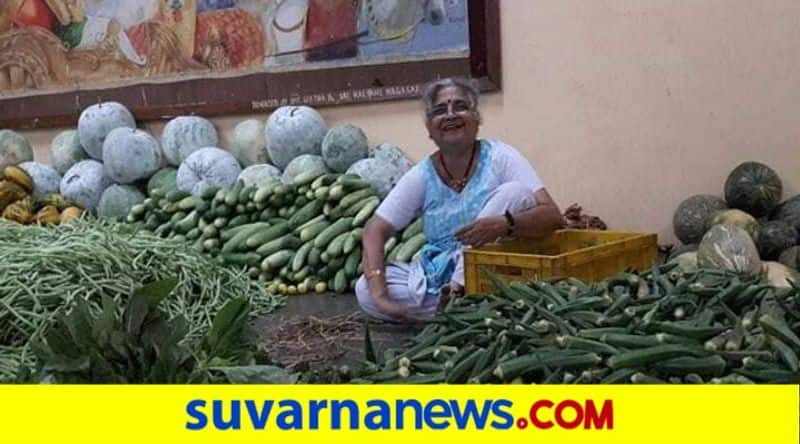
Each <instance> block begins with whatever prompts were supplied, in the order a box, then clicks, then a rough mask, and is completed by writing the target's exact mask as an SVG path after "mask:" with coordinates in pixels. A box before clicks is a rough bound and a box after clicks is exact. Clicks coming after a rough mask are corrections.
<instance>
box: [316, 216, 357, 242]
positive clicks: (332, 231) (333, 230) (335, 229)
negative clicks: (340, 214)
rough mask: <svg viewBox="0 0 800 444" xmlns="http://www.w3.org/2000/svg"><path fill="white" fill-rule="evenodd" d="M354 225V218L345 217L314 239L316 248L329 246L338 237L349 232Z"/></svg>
mask: <svg viewBox="0 0 800 444" xmlns="http://www.w3.org/2000/svg"><path fill="white" fill-rule="evenodd" d="M352 223H353V218H352V217H344V218H341V219H339V220H337V221H336V222H334V223H333V224H331V225H330V226H329V227H327V228H325V229H324V230H323V231H322V232H321V233H319V235H318V236H317V237H316V238H315V239H314V246H316V247H319V248H322V247H324V246H327V245H328V244H329V243H330V242H331V241H333V239H334V238H335V237H336V236H339V235H340V234H342V233H344V232H345V231H347V230H349V229H350V228H351V227H350V225H351V224H352Z"/></svg>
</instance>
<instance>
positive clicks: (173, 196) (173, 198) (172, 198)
mask: <svg viewBox="0 0 800 444" xmlns="http://www.w3.org/2000/svg"><path fill="white" fill-rule="evenodd" d="M190 195H191V194H190V193H187V192H186V191H181V190H172V191H170V192H169V193H167V194H166V196H164V198H165V199H167V201H168V202H171V203H177V202H178V201H179V200H181V199H183V198H185V197H189V196H190Z"/></svg>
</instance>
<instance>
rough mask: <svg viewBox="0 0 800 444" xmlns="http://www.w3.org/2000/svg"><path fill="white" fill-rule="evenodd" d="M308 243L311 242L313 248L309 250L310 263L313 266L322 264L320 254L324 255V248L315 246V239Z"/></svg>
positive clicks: (308, 260)
mask: <svg viewBox="0 0 800 444" xmlns="http://www.w3.org/2000/svg"><path fill="white" fill-rule="evenodd" d="M308 243H310V244H311V250H309V252H308V259H307V262H308V265H311V266H312V267H317V266H319V265H320V264H322V260H321V259H320V256H321V255H322V250H321V249H319V248H317V247H315V246H314V242H313V241H309V242H308Z"/></svg>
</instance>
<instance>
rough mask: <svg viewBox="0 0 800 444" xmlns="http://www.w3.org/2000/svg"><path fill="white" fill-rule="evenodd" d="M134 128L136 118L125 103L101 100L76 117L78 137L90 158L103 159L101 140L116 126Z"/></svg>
mask: <svg viewBox="0 0 800 444" xmlns="http://www.w3.org/2000/svg"><path fill="white" fill-rule="evenodd" d="M120 127H124V128H136V120H134V118H133V114H131V112H130V111H128V108H126V107H125V105H123V104H121V103H118V102H103V103H98V104H97V105H92V106H90V107H88V108H86V109H85V110H83V112H82V113H81V116H80V118H78V137H79V139H80V142H81V146H83V149H84V150H86V153H87V154H89V156H90V157H91V158H92V159H97V160H103V142H105V140H106V137H107V136H108V133H110V132H111V131H112V130H114V129H116V128H120Z"/></svg>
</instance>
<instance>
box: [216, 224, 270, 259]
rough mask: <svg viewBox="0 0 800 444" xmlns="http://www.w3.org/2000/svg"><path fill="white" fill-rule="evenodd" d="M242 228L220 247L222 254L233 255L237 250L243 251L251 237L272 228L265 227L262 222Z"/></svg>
mask: <svg viewBox="0 0 800 444" xmlns="http://www.w3.org/2000/svg"><path fill="white" fill-rule="evenodd" d="M243 227H244V228H242V229H240V230H237V232H236V234H234V235H233V237H232V238H231V239H230V240H228V241H227V242H225V245H223V246H222V252H223V253H233V252H236V251H239V250H244V249H245V247H246V244H245V242H246V241H247V240H248V239H250V237H251V236H253V235H254V234H255V233H257V232H259V231H261V230H264V231H266V230H270V229H272V228H273V227H270V226H265V224H264V223H263V222H255V223H251V224H247V225H243ZM223 238H224V235H223Z"/></svg>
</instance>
